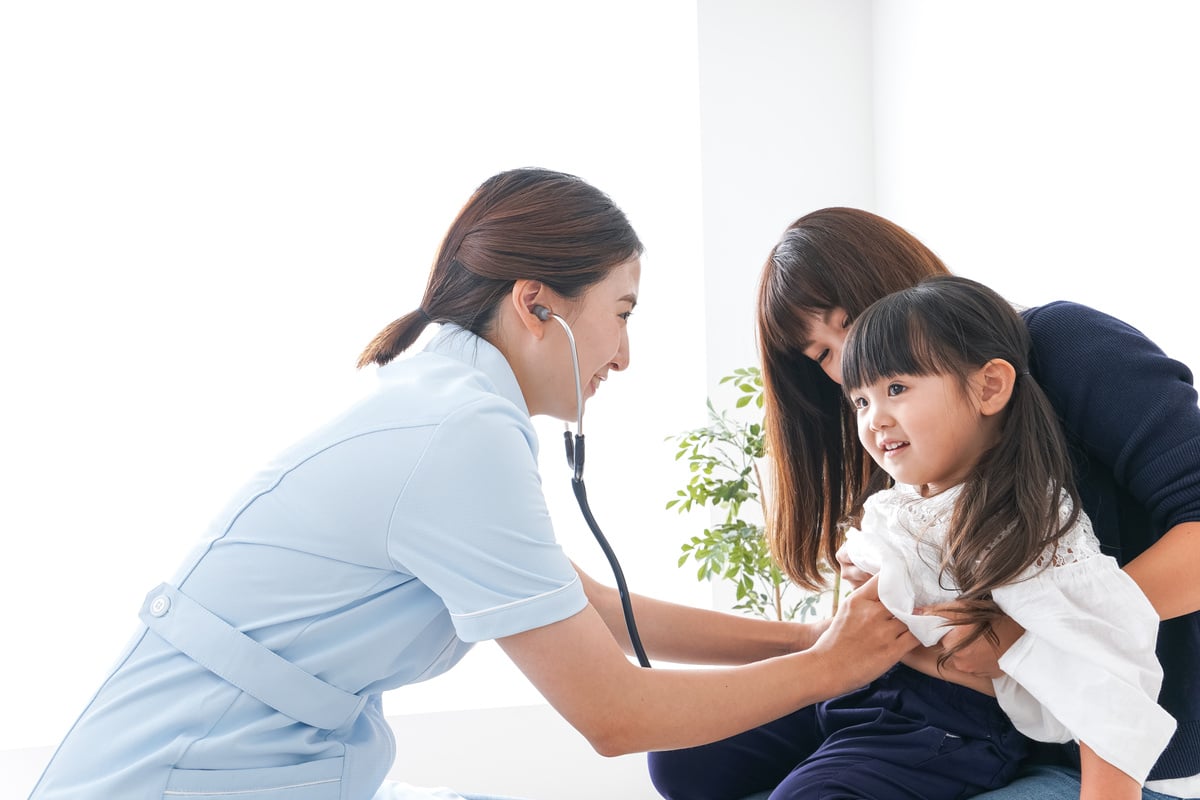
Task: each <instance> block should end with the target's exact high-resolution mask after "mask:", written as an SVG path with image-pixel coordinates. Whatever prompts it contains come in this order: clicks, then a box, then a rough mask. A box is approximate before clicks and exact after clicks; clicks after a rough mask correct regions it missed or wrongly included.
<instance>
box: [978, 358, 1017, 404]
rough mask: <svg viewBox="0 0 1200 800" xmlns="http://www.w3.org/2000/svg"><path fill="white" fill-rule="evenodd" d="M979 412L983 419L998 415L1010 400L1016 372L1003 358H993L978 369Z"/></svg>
mask: <svg viewBox="0 0 1200 800" xmlns="http://www.w3.org/2000/svg"><path fill="white" fill-rule="evenodd" d="M977 375H978V379H979V385H980V392H979V411H980V413H981V414H983V415H984V416H985V417H987V416H991V415H992V414H999V413H1000V412H1001V411H1003V410H1004V409H1005V408H1006V407H1007V406H1008V401H1009V400H1010V399H1012V392H1013V384H1015V383H1016V380H1017V371H1016V369H1014V368H1013V365H1012V364H1010V363H1008V362H1007V361H1005V360H1004V359H1003V358H993V359H992V360H991V361H989V362H987V363H986V364H984V365H983V366H982V367H980V368H979V372H978V373H977Z"/></svg>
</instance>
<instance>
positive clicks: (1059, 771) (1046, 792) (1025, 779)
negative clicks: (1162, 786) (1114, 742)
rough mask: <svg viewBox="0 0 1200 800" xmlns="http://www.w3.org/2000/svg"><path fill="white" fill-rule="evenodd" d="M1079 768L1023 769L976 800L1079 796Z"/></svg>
mask: <svg viewBox="0 0 1200 800" xmlns="http://www.w3.org/2000/svg"><path fill="white" fill-rule="evenodd" d="M1078 798H1079V771H1078V770H1074V769H1070V768H1068V767H1052V766H1034V767H1028V768H1026V769H1024V770H1022V771H1021V773H1020V774H1019V775H1018V776H1017V779H1016V780H1014V781H1013V782H1012V783H1010V784H1009V785H1008V786H1005V787H1004V788H1003V789H995V790H993V791H990V792H985V793H983V794H978V795H975V798H974V800H1078ZM1142 798H1143V800H1176V799H1175V798H1173V797H1172V796H1171V795H1167V794H1159V793H1158V792H1155V791H1151V790H1150V789H1142Z"/></svg>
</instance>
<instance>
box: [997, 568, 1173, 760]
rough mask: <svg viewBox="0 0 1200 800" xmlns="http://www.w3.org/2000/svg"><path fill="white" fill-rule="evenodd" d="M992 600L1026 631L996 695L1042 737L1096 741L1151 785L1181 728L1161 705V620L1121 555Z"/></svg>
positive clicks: (1049, 572)
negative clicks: (1151, 774)
mask: <svg viewBox="0 0 1200 800" xmlns="http://www.w3.org/2000/svg"><path fill="white" fill-rule="evenodd" d="M992 597H993V599H994V600H995V601H996V603H997V604H998V605H999V606H1000V607H1001V608H1002V609H1003V610H1004V612H1005V613H1006V614H1008V615H1009V616H1010V617H1012V618H1013V619H1014V620H1016V621H1017V622H1018V623H1020V625H1021V626H1022V627H1024V628H1025V634H1024V635H1023V636H1022V637H1021V638H1020V639H1019V640H1017V642H1016V643H1015V644H1013V646H1012V647H1010V648H1009V649H1008V651H1007V652H1006V653H1005V654H1004V655H1003V656H1002V657H1001V659H1000V668H1001V669H1002V670H1003V671H1004V673H1005V677H1002V678H1000V679H998V680H995V681H993V685H994V687H995V689H996V699H997V700H998V701H999V703H1000V706H1001V708H1003V709H1004V711H1005V713H1007V714H1008V715H1009V717H1010V718H1011V719H1012V721H1013V724H1014V725H1016V727H1017V729H1018V730H1020V731H1021V732H1022V733H1024V734H1025V735H1027V736H1029V737H1031V738H1034V739H1038V740H1040V741H1058V742H1062V741H1068V740H1070V739H1072V738H1074V739H1076V740H1078V741H1080V742H1083V743H1085V744H1087V745H1088V747H1090V748H1091V749H1092V750H1093V751H1095V753H1096V755H1098V756H1099V757H1100V758H1102V759H1104V760H1105V761H1107V762H1108V763H1110V764H1112V765H1113V766H1115V767H1117V768H1118V769H1120V770H1121V771H1122V772H1124V773H1126V774H1127V775H1129V776H1131V777H1133V778H1135V779H1136V780H1137V781H1138V782H1139V783H1145V780H1146V776H1147V774H1148V773H1149V771H1150V768H1151V767H1152V766H1154V762H1155V761H1156V760H1157V759H1158V757H1159V755H1160V754H1161V753H1162V751H1163V749H1164V748H1165V747H1166V746H1167V743H1168V741H1169V740H1170V738H1171V735H1172V734H1173V733H1174V731H1175V720H1174V719H1173V718H1172V717H1171V715H1170V714H1168V713H1167V712H1166V711H1164V710H1163V709H1162V708H1161V707H1160V706H1159V705H1158V703H1157V697H1158V692H1159V688H1160V687H1161V685H1162V667H1161V666H1160V665H1159V663H1158V659H1157V657H1156V656H1155V652H1154V647H1155V638H1156V636H1157V632H1158V615H1157V614H1156V613H1155V611H1154V608H1153V607H1152V606H1151V605H1150V602H1149V601H1148V600H1147V599H1146V597H1145V595H1143V594H1142V592H1141V590H1140V589H1138V587H1137V584H1135V583H1134V582H1133V580H1132V579H1131V578H1130V577H1129V576H1128V575H1126V574H1125V573H1124V572H1122V571H1121V569H1120V568H1119V567H1118V566H1117V563H1116V561H1115V560H1113V559H1112V558H1110V557H1108V556H1105V555H1100V554H1096V555H1092V556H1089V557H1087V558H1084V559H1082V560H1078V561H1074V562H1072V563H1067V564H1062V565H1059V566H1051V567H1048V568H1046V569H1043V570H1041V571H1040V572H1037V573H1036V574H1034V575H1033V576H1032V577H1030V578H1028V579H1027V580H1023V581H1018V582H1016V583H1012V584H1009V585H1007V586H1004V587H1001V588H998V589H996V590H994V591H993V593H992Z"/></svg>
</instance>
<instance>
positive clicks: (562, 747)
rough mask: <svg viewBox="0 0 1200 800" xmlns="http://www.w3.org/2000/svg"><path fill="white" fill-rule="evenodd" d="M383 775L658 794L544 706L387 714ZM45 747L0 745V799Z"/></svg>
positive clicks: (527, 795) (22, 784) (485, 786)
mask: <svg viewBox="0 0 1200 800" xmlns="http://www.w3.org/2000/svg"><path fill="white" fill-rule="evenodd" d="M389 721H390V722H391V723H392V729H393V730H394V731H395V732H396V754H397V755H396V764H395V766H394V767H393V769H392V774H391V777H393V778H394V779H396V780H403V781H404V782H405V783H410V784H414V785H416V786H451V787H452V788H454V789H455V790H457V791H460V792H479V793H485V792H486V793H492V794H502V795H509V796H512V797H519V798H523V799H524V800H612V798H617V797H619V798H621V799H622V800H658V794H657V793H656V792H655V791H654V788H653V787H652V786H651V785H650V779H649V777H648V776H647V775H646V757H645V756H643V755H631V756H620V757H618V758H603V757H601V756H599V755H597V754H596V752H595V751H594V750H592V748H591V747H590V746H589V745H588V743H587V742H586V741H585V740H584V738H583V737H582V736H580V735H579V734H578V733H577V732H576V731H575V730H574V729H573V728H571V727H570V726H569V725H567V723H566V722H564V721H563V719H562V718H561V717H559V716H558V715H557V714H556V713H555V712H554V710H553V709H551V708H550V707H549V706H548V705H531V706H517V707H512V708H493V709H479V710H472V711H447V712H440V713H434V714H413V715H403V716H396V717H390V718H389ZM53 751H54V748H53V747H42V748H32V749H27V750H7V751H0V797H3V798H11V799H12V800H16V799H17V798H25V797H28V795H29V792H30V790H31V789H32V788H33V784H34V782H35V781H36V780H37V779H38V776H39V775H40V774H41V771H42V767H43V766H44V765H45V763H46V761H47V760H48V759H49V758H50V756H51V754H52V753H53Z"/></svg>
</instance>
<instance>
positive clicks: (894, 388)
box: [887, 383, 904, 397]
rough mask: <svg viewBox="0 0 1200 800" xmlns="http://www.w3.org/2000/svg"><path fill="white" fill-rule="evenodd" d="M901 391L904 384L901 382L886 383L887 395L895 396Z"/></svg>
mask: <svg viewBox="0 0 1200 800" xmlns="http://www.w3.org/2000/svg"><path fill="white" fill-rule="evenodd" d="M902 392H904V384H902V383H889V384H888V388H887V393H888V397H895V396H896V395H898V394H901V393H902Z"/></svg>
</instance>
